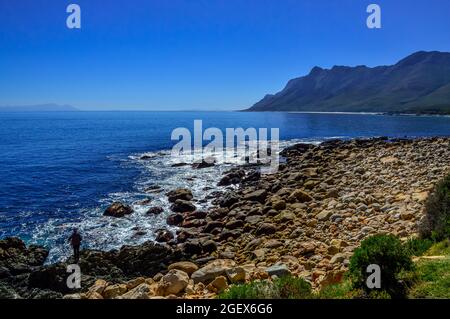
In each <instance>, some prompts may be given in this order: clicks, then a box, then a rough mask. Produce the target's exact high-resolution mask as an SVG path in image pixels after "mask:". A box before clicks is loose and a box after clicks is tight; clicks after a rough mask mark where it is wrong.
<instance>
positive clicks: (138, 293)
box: [119, 283, 153, 299]
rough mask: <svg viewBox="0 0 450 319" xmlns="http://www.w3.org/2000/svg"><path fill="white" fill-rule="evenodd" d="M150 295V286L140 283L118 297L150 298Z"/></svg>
mask: <svg viewBox="0 0 450 319" xmlns="http://www.w3.org/2000/svg"><path fill="white" fill-rule="evenodd" d="M152 295H153V289H152V287H151V286H150V285H149V284H147V283H142V284H140V285H139V286H137V287H135V288H133V289H131V290H130V291H128V292H127V293H125V294H123V295H121V296H120V297H119V299H150V297H151V296H152Z"/></svg>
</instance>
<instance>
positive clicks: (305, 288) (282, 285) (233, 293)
mask: <svg viewBox="0 0 450 319" xmlns="http://www.w3.org/2000/svg"><path fill="white" fill-rule="evenodd" d="M312 296H313V295H312V290H311V285H310V284H309V283H308V282H306V281H305V280H304V279H302V278H295V277H291V276H284V277H281V278H277V279H275V280H273V281H253V282H251V283H248V284H242V285H234V286H232V287H231V288H230V289H228V290H227V291H225V292H224V293H222V294H221V295H220V296H219V298H220V299H310V298H312Z"/></svg>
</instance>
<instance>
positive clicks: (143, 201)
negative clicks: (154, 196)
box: [135, 198, 152, 205]
mask: <svg viewBox="0 0 450 319" xmlns="http://www.w3.org/2000/svg"><path fill="white" fill-rule="evenodd" d="M151 202H152V200H151V199H150V198H146V199H143V200H139V201H137V202H135V204H136V205H148V204H150V203H151Z"/></svg>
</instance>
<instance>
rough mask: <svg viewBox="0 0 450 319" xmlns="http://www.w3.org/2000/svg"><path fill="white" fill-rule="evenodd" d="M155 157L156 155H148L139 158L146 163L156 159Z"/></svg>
mask: <svg viewBox="0 0 450 319" xmlns="http://www.w3.org/2000/svg"><path fill="white" fill-rule="evenodd" d="M154 157H155V156H154V155H147V154H144V155H141V156H140V157H139V159H140V160H143V161H146V160H149V159H152V158H154Z"/></svg>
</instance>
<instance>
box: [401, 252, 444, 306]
mask: <svg viewBox="0 0 450 319" xmlns="http://www.w3.org/2000/svg"><path fill="white" fill-rule="evenodd" d="M416 278H417V279H416V280H417V281H416V284H415V285H414V286H413V287H412V288H411V289H410V291H409V298H447V299H448V298H450V257H448V256H447V258H446V259H443V260H421V261H419V262H418V263H417V270H416Z"/></svg>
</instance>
